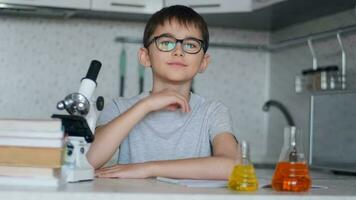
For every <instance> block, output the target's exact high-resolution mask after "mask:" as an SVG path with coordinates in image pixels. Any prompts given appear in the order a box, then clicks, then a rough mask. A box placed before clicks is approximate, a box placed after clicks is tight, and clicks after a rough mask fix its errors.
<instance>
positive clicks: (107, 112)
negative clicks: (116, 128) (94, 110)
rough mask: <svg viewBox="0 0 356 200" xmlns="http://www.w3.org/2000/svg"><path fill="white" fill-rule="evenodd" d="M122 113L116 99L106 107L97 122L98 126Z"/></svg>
mask: <svg viewBox="0 0 356 200" xmlns="http://www.w3.org/2000/svg"><path fill="white" fill-rule="evenodd" d="M119 115H120V110H119V107H118V105H117V103H116V102H115V101H112V102H111V103H110V104H108V105H107V106H105V107H104V109H103V111H102V112H101V113H100V115H99V118H98V120H97V122H96V127H98V126H102V125H105V124H107V123H109V122H110V121H111V120H113V119H114V118H115V117H117V116H119Z"/></svg>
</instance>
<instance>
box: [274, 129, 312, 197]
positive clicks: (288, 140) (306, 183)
mask: <svg viewBox="0 0 356 200" xmlns="http://www.w3.org/2000/svg"><path fill="white" fill-rule="evenodd" d="M310 187H311V178H310V175H309V167H308V164H307V162H306V160H305V157H304V149H303V145H302V139H301V134H300V131H299V130H298V129H297V128H296V127H295V126H291V127H286V128H285V130H284V144H283V147H282V151H281V154H280V157H279V162H278V163H277V165H276V168H275V171H274V174H273V178H272V188H273V189H274V190H276V191H290V192H305V191H308V190H309V189H310Z"/></svg>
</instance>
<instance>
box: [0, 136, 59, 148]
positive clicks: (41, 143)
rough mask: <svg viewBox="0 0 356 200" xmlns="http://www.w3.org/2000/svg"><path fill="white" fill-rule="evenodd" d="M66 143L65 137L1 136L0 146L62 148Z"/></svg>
mask: <svg viewBox="0 0 356 200" xmlns="http://www.w3.org/2000/svg"><path fill="white" fill-rule="evenodd" d="M63 145H64V140H63V139H47V138H46V139H44V138H25V137H2V136H0V146H22V147H51V148H61V147H63Z"/></svg>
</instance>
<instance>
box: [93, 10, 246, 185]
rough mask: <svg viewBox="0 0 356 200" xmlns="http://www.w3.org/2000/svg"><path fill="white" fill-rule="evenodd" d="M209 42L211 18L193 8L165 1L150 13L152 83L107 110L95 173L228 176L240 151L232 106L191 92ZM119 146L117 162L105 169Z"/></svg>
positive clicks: (146, 50)
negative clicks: (226, 105)
mask: <svg viewBox="0 0 356 200" xmlns="http://www.w3.org/2000/svg"><path fill="white" fill-rule="evenodd" d="M208 42H209V34H208V28H207V25H206V23H205V21H204V20H203V18H202V17H201V16H200V15H199V14H197V13H196V12H195V11H193V10H192V9H191V8H189V7H185V6H178V5H177V6H171V7H167V8H163V9H162V10H160V11H158V12H157V13H155V14H154V15H153V16H152V17H151V18H150V19H149V21H148V22H147V25H146V28H145V32H144V37H143V43H144V47H142V48H140V50H139V53H138V57H139V60H140V63H141V64H142V65H143V66H145V67H150V68H151V70H152V75H153V86H152V90H151V92H149V93H148V92H147V93H145V92H144V93H142V94H140V95H138V96H135V97H132V98H121V99H118V100H115V101H114V102H113V103H112V104H111V105H109V106H107V107H106V108H105V110H104V111H103V112H102V114H101V116H100V118H99V120H98V127H97V128H96V133H95V140H94V142H93V143H92V145H91V147H90V149H89V151H88V154H87V158H88V160H89V162H90V163H91V164H92V165H93V167H94V168H96V169H98V170H97V171H96V176H97V177H116V178H147V177H156V176H164V177H171V178H191V179H227V178H228V177H229V175H230V173H231V171H232V168H233V166H234V164H236V162H241V158H240V156H239V155H240V154H239V149H238V145H237V141H236V139H235V137H234V136H233V134H232V128H231V120H230V117H229V113H228V110H227V108H226V107H225V106H224V105H222V104H221V103H219V102H216V101H208V100H206V99H204V98H203V97H200V96H198V95H196V94H194V93H190V87H191V83H192V80H193V78H194V76H195V75H196V74H197V73H202V72H204V70H205V69H206V68H207V65H208V62H209V55H208V54H206V51H207V49H208ZM119 146H120V151H119V160H118V164H117V165H114V166H111V167H107V168H102V169H99V168H100V167H101V166H103V165H104V164H105V162H107V161H108V160H109V159H110V158H111V156H112V155H113V154H114V153H115V151H116V149H117V148H118V147H119Z"/></svg>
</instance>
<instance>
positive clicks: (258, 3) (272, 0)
mask: <svg viewBox="0 0 356 200" xmlns="http://www.w3.org/2000/svg"><path fill="white" fill-rule="evenodd" d="M282 1H285V0H253V1H252V8H253V9H254V10H256V9H260V8H263V7H267V6H270V5H272V4H276V3H280V2H282Z"/></svg>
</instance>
